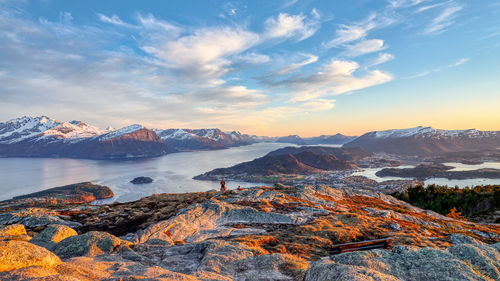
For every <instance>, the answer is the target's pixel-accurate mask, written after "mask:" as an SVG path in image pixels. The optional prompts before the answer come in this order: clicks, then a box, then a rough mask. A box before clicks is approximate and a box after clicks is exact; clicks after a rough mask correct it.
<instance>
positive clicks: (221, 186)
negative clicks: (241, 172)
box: [220, 178, 226, 191]
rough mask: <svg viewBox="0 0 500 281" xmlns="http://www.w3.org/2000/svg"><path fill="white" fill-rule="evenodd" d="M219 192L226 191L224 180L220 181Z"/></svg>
mask: <svg viewBox="0 0 500 281" xmlns="http://www.w3.org/2000/svg"><path fill="white" fill-rule="evenodd" d="M220 191H226V181H225V180H224V178H222V180H221V181H220Z"/></svg>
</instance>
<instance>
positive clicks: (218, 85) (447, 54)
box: [0, 0, 500, 137]
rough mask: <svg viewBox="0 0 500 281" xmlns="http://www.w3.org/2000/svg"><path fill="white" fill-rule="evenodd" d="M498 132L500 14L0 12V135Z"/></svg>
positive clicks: (383, 7) (275, 4) (22, 8)
mask: <svg viewBox="0 0 500 281" xmlns="http://www.w3.org/2000/svg"><path fill="white" fill-rule="evenodd" d="M25 115H26V116H39V115H47V116H50V117H52V118H55V119H58V120H62V121H70V120H83V121H85V122H87V123H89V124H92V125H96V126H101V127H107V126H113V127H122V126H126V125H130V124H134V123H140V124H143V125H144V126H147V127H150V128H214V127H217V128H221V129H223V130H239V131H241V132H244V133H251V134H257V135H267V136H281V135H289V134H299V135H301V136H304V137H305V136H315V135H321V134H335V133H343V134H347V135H360V134H363V133H365V132H367V131H374V130H384V129H395V128H408V127H415V126H420V125H422V126H433V127H435V128H440V129H470V128H477V129H480V130H500V1H491V0H475V1H462V0H446V1H437V0H387V1H384V0H377V1H369V0H337V1H331V0H325V1H300V0H281V1H265V0H264V1H211V0H205V1H201V0H200V1H192V0H183V1H173V0H172V1H148V0H144V1H124V0H119V1H102V0H99V1H92V0H87V1H66V0H61V1H56V0H41V1H10V0H0V120H1V121H6V120H9V119H12V118H16V117H20V116H25Z"/></svg>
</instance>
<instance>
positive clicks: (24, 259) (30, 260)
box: [0, 240, 61, 272]
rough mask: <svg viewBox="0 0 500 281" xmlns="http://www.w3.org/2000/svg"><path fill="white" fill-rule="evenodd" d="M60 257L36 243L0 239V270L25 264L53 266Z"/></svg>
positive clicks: (25, 265) (24, 265)
mask: <svg viewBox="0 0 500 281" xmlns="http://www.w3.org/2000/svg"><path fill="white" fill-rule="evenodd" d="M60 263H61V259H59V257H57V256H56V255H54V254H53V253H51V252H50V251H48V250H46V249H45V248H42V247H39V246H37V245H34V244H31V243H28V242H24V241H15V240H13V241H0V272H2V271H8V270H14V269H18V268H23V267H27V266H33V265H38V266H47V267H50V266H55V265H58V264H60Z"/></svg>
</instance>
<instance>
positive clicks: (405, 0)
mask: <svg viewBox="0 0 500 281" xmlns="http://www.w3.org/2000/svg"><path fill="white" fill-rule="evenodd" d="M429 1H432V0H389V1H388V2H389V4H390V5H391V6H392V7H393V8H407V7H411V6H415V5H419V4H421V3H424V2H429Z"/></svg>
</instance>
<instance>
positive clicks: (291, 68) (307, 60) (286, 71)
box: [274, 54, 318, 75]
mask: <svg viewBox="0 0 500 281" xmlns="http://www.w3.org/2000/svg"><path fill="white" fill-rule="evenodd" d="M302 55H303V56H305V57H306V58H305V59H304V60H302V61H300V62H297V63H291V64H289V65H286V66H284V67H282V68H280V69H279V70H277V71H276V72H275V73H274V74H275V75H284V74H289V73H291V72H293V71H295V70H297V69H299V68H301V67H303V66H306V65H308V64H311V63H315V62H317V61H318V56H315V55H312V54H302Z"/></svg>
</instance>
